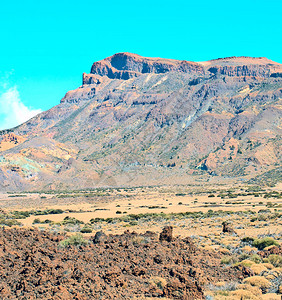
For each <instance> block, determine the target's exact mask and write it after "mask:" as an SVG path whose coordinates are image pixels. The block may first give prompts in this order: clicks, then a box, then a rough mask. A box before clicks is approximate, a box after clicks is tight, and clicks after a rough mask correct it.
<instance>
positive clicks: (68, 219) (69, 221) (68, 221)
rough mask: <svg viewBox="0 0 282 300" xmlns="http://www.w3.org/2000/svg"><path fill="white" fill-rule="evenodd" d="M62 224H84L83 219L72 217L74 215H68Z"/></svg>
mask: <svg viewBox="0 0 282 300" xmlns="http://www.w3.org/2000/svg"><path fill="white" fill-rule="evenodd" d="M61 223H62V225H68V224H72V225H76V224H84V222H83V221H80V220H78V219H76V218H72V217H69V216H66V217H65V218H64V220H63V221H62V222H61Z"/></svg>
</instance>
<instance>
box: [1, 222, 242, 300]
mask: <svg viewBox="0 0 282 300" xmlns="http://www.w3.org/2000/svg"><path fill="white" fill-rule="evenodd" d="M65 238H66V236H64V235H61V234H54V233H48V232H47V231H38V230H34V229H30V230H27V229H16V228H14V229H5V230H4V229H1V230H0V277H1V282H0V298H1V299H35V298H40V299H133V298H135V297H136V298H151V297H154V298H169V299H179V300H180V299H181V300H184V299H186V300H189V299H204V287H205V286H206V285H208V284H209V283H214V282H215V281H225V282H232V281H238V279H239V278H242V276H243V277H244V275H243V274H242V271H240V270H236V269H234V268H232V267H223V266H222V264H221V256H220V255H219V254H218V253H216V252H209V251H203V250H200V249H198V248H197V247H195V245H193V243H192V241H190V240H189V239H188V240H182V239H175V240H174V242H173V243H169V244H168V243H160V242H159V240H158V237H157V235H156V234H154V233H152V232H147V233H145V234H136V233H133V232H129V231H127V232H125V233H124V234H122V235H109V240H108V241H106V242H105V243H93V242H92V240H93V237H90V239H89V242H88V243H87V244H86V245H77V246H66V247H61V246H60V242H61V241H62V240H64V239H65ZM158 256H159V258H157V257H158ZM160 258H161V259H160Z"/></svg>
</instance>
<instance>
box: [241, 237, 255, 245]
mask: <svg viewBox="0 0 282 300" xmlns="http://www.w3.org/2000/svg"><path fill="white" fill-rule="evenodd" d="M254 240H255V239H254V238H253V237H250V236H245V237H243V238H242V239H241V242H243V243H248V244H252V243H253V241H254Z"/></svg>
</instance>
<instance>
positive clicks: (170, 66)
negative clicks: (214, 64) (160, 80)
mask: <svg viewBox="0 0 282 300" xmlns="http://www.w3.org/2000/svg"><path fill="white" fill-rule="evenodd" d="M171 71H176V72H184V73H197V74H204V68H203V67H202V66H201V65H199V64H197V63H194V62H188V61H184V60H183V61H178V60H172V59H162V58H147V57H142V56H139V55H136V54H131V53H118V54H115V55H113V56H111V57H108V58H106V59H104V60H102V61H98V62H95V63H94V64H93V65H92V68H91V72H90V73H91V74H96V75H100V76H107V77H109V78H111V79H123V80H127V79H129V78H133V77H138V76H140V75H141V74H146V73H155V74H162V73H167V72H171ZM87 83H90V82H87V81H86V80H85V81H84V84H87Z"/></svg>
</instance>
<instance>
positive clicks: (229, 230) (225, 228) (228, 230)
mask: <svg viewBox="0 0 282 300" xmlns="http://www.w3.org/2000/svg"><path fill="white" fill-rule="evenodd" d="M222 232H223V233H235V234H236V232H235V230H234V229H233V227H232V226H231V224H230V223H229V222H227V221H224V222H223V223H222Z"/></svg>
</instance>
